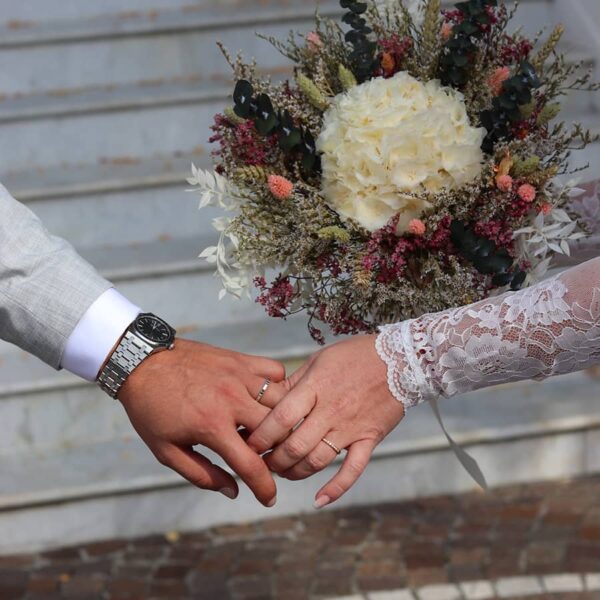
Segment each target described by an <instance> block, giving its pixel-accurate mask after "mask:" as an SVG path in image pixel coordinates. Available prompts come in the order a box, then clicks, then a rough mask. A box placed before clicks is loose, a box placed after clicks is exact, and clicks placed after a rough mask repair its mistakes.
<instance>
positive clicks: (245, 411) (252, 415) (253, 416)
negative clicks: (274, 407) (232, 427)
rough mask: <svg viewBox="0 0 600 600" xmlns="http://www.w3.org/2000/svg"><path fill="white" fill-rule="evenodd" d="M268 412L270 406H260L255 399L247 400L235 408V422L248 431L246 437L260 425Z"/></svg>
mask: <svg viewBox="0 0 600 600" xmlns="http://www.w3.org/2000/svg"><path fill="white" fill-rule="evenodd" d="M270 412H271V409H270V408H267V407H266V406H262V405H261V404H259V403H258V402H256V400H248V402H247V403H244V405H243V406H240V407H239V408H238V409H237V411H236V413H237V415H236V424H237V425H238V426H240V425H241V426H242V427H245V428H246V429H247V430H248V432H249V433H248V437H250V434H251V433H252V432H253V431H255V430H256V429H257V428H258V427H259V426H260V424H261V423H262V422H263V421H264V420H265V419H266V418H267V417H268V415H269V413H270Z"/></svg>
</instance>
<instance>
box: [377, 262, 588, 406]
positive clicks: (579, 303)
mask: <svg viewBox="0 0 600 600" xmlns="http://www.w3.org/2000/svg"><path fill="white" fill-rule="evenodd" d="M377 350H378V352H379V355H380V356H381V358H382V359H383V360H384V361H385V362H386V363H387V366H388V382H389V386H390V390H391V392H392V393H393V394H394V396H395V397H396V398H397V399H398V400H400V401H401V402H402V403H403V404H404V405H405V406H406V407H407V408H408V407H411V406H415V405H417V404H420V403H421V402H423V401H425V400H431V399H436V398H438V397H440V396H442V397H449V396H454V395H456V394H462V393H465V392H470V391H472V390H477V389H480V388H484V387H488V386H493V385H496V384H500V383H507V382H512V381H519V380H523V379H544V378H546V377H551V376H553V375H560V374H564V373H571V372H574V371H578V370H581V369H585V368H587V367H590V366H592V365H595V364H598V363H600V258H595V259H593V260H590V261H589V262H587V263H585V264H583V265H580V266H578V267H575V268H572V269H570V270H568V271H565V272H564V273H562V274H560V275H558V276H556V277H554V278H552V279H549V280H547V281H544V282H542V283H540V284H538V285H536V286H534V287H531V288H528V289H525V290H522V291H520V292H516V293H509V294H505V295H503V296H498V297H496V298H491V299H489V300H484V301H483V302H479V303H477V304H473V305H471V306H465V307H461V308H458V309H454V310H449V311H446V312H443V313H438V314H433V315H426V316H424V317H421V318H419V319H415V320H413V321H406V322H404V323H399V324H397V325H390V326H387V327H384V328H382V330H381V333H380V335H379V337H378V339H377Z"/></svg>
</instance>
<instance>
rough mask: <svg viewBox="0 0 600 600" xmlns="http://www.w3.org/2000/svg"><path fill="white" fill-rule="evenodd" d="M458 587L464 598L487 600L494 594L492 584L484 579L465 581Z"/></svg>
mask: <svg viewBox="0 0 600 600" xmlns="http://www.w3.org/2000/svg"><path fill="white" fill-rule="evenodd" d="M459 587H460V589H461V591H462V593H463V595H464V597H465V598H466V600H487V599H488V598H494V597H495V596H496V592H495V591H494V588H493V587H492V584H491V583H490V582H489V581H485V580H479V581H467V582H465V583H461V584H460V586H459Z"/></svg>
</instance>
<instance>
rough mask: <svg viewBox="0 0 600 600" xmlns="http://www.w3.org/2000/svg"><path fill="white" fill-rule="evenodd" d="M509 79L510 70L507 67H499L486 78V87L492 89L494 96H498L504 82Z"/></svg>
mask: <svg viewBox="0 0 600 600" xmlns="http://www.w3.org/2000/svg"><path fill="white" fill-rule="evenodd" d="M509 77H510V69H509V68H508V67H499V68H498V69H496V70H495V71H494V72H493V73H492V75H491V76H490V77H489V78H488V85H489V86H490V88H492V91H493V92H494V95H496V96H499V95H500V94H501V93H502V86H503V85H504V82H505V81H506V80H507V79H508V78H509Z"/></svg>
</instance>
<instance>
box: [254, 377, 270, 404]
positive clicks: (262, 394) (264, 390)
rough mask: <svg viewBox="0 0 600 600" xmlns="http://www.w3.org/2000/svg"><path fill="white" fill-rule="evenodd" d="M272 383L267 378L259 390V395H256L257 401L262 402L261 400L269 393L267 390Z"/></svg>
mask: <svg viewBox="0 0 600 600" xmlns="http://www.w3.org/2000/svg"><path fill="white" fill-rule="evenodd" d="M270 385H271V380H270V379H265V382H264V384H263V386H262V387H261V388H260V392H258V396H256V401H257V402H258V403H260V402H261V400H262V399H263V398H264V397H265V394H266V393H267V390H268V389H269V386H270Z"/></svg>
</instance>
